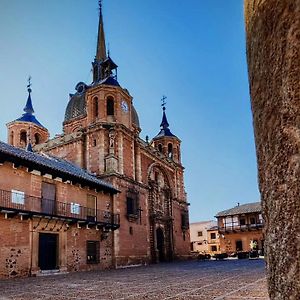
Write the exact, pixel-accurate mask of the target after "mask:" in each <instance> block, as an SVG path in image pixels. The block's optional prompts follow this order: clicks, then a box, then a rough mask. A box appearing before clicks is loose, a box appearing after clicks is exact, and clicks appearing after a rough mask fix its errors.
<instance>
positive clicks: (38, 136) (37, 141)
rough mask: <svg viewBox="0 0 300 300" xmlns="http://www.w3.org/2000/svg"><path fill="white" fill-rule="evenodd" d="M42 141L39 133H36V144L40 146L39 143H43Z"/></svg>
mask: <svg viewBox="0 0 300 300" xmlns="http://www.w3.org/2000/svg"><path fill="white" fill-rule="evenodd" d="M41 139H42V137H41V135H40V134H39V133H38V132H36V133H35V134H34V144H35V145H38V144H39V143H41Z"/></svg>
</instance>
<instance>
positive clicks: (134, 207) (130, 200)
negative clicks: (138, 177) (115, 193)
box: [126, 197, 139, 216]
mask: <svg viewBox="0 0 300 300" xmlns="http://www.w3.org/2000/svg"><path fill="white" fill-rule="evenodd" d="M126 204H127V215H128V216H138V213H139V211H138V199H137V198H134V197H127V198H126Z"/></svg>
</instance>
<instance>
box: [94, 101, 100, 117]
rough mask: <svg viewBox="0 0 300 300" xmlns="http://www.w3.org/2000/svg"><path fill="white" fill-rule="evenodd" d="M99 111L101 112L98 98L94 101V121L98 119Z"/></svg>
mask: <svg viewBox="0 0 300 300" xmlns="http://www.w3.org/2000/svg"><path fill="white" fill-rule="evenodd" d="M98 111H99V106H98V98H97V97H95V98H94V99H93V114H94V119H96V118H98Z"/></svg>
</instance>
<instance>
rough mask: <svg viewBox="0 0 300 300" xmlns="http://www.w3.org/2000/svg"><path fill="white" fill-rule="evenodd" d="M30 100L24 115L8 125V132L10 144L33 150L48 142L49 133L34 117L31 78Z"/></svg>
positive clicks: (29, 83)
mask: <svg viewBox="0 0 300 300" xmlns="http://www.w3.org/2000/svg"><path fill="white" fill-rule="evenodd" d="M27 91H28V98H27V101H26V104H25V107H24V109H23V111H24V113H23V115H22V116H21V117H20V118H18V119H16V120H14V121H12V122H9V123H7V124H6V126H7V130H8V143H9V144H10V145H12V146H15V147H19V148H26V149H29V150H32V146H35V145H37V144H41V143H44V142H46V141H47V140H48V139H49V132H48V130H47V128H45V127H44V126H43V125H42V124H41V123H40V122H39V121H38V120H37V119H36V117H35V116H34V109H33V105H32V100H31V92H32V89H31V77H29V79H28V85H27Z"/></svg>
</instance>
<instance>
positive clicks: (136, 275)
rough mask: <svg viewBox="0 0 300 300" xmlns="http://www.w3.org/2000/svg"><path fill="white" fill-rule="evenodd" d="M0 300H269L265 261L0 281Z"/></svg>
mask: <svg viewBox="0 0 300 300" xmlns="http://www.w3.org/2000/svg"><path fill="white" fill-rule="evenodd" d="M0 291H1V294H0V300H8V299H15V300H21V299H22V300H23V299H24V300H37V299H47V300H49V299H57V300H67V299H82V300H87V299H100V300H106V299H116V300H121V299H122V300H123V299H129V300H140V299H159V300H163V299H177V300H179V299H180V300H181V299H198V300H210V299H215V300H221V299H222V300H242V299H247V300H253V299H257V300H267V299H269V298H268V296H267V287H266V279H265V272H264V261H263V260H246V259H245V260H224V261H188V262H176V263H164V264H159V265H151V266H145V267H135V268H127V269H118V270H110V271H97V272H79V273H69V274H66V275H52V276H43V277H32V278H22V279H9V280H2V281H0Z"/></svg>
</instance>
